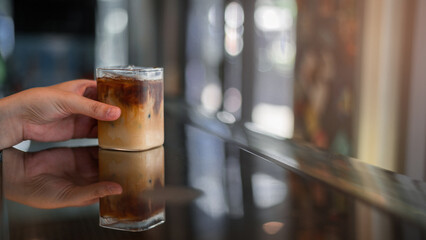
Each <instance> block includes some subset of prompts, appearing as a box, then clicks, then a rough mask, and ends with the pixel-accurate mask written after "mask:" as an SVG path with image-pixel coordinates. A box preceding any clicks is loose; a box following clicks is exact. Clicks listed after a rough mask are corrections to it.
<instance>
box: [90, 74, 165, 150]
mask: <svg viewBox="0 0 426 240" xmlns="http://www.w3.org/2000/svg"><path fill="white" fill-rule="evenodd" d="M96 81H97V89H98V100H99V101H101V102H104V103H107V104H111V105H115V106H118V107H119V108H120V109H121V116H120V118H118V119H117V120H115V121H112V122H107V121H99V122H98V138H99V146H100V147H102V148H107V149H116V150H127V151H140V150H146V149H150V148H153V147H157V146H161V145H162V144H163V143H164V100H163V99H164V97H163V92H164V90H163V69H162V68H141V67H132V66H131V67H122V68H98V69H97V70H96Z"/></svg>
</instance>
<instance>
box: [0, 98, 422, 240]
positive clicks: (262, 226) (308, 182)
mask: <svg viewBox="0 0 426 240" xmlns="http://www.w3.org/2000/svg"><path fill="white" fill-rule="evenodd" d="M182 112H184V111H178V110H176V108H175V106H173V107H169V108H166V115H165V116H166V121H165V127H166V129H165V132H166V141H165V144H164V155H158V154H157V155H155V156H156V157H155V158H154V157H153V158H152V159H150V161H160V162H161V161H164V165H162V166H164V167H163V168H162V169H161V170H163V171H162V172H161V173H160V174H164V180H165V184H164V187H162V188H161V191H159V192H157V193H154V194H152V193H151V196H150V197H152V199H151V200H152V201H158V202H162V203H165V208H164V212H165V222H164V223H162V224H160V225H158V226H156V227H154V228H152V229H150V230H147V231H143V232H124V231H117V230H112V229H107V228H103V227H100V226H99V204H98V203H94V204H91V205H88V206H82V207H65V208H63V207H61V206H64V205H67V204H68V202H66V201H69V199H68V200H64V199H62V198H60V197H58V196H61V191H63V188H62V187H61V186H62V185H61V184H64V182H67V184H65V185H67V186H69V185H70V184H71V185H76V186H87V185H90V184H94V183H96V181H97V179H98V176H99V171H100V170H99V166H101V165H102V164H104V163H103V162H102V161H104V159H102V157H101V155H100V154H99V148H98V147H97V146H88V147H73V148H70V147H55V148H50V149H46V148H48V147H50V146H54V145H49V144H47V145H42V146H43V147H40V148H39V149H35V150H36V151H34V152H31V153H23V152H20V151H19V150H16V149H7V150H4V151H3V160H2V185H3V187H2V198H1V204H2V205H1V221H0V224H1V226H0V227H1V228H0V230H1V236H0V239H425V238H426V230H425V228H426V227H425V226H426V217H425V214H426V207H425V204H426V203H425V202H426V201H425V199H426V191H425V183H424V182H416V181H412V180H410V179H409V178H407V177H405V176H402V175H398V174H394V173H391V172H387V171H383V170H380V169H378V168H374V167H371V166H368V165H365V164H362V163H360V162H358V161H357V160H354V159H348V158H344V157H339V156H333V155H330V154H327V153H324V152H321V151H318V150H316V149H313V148H310V147H307V146H304V145H299V144H297V143H294V142H290V141H279V140H276V139H272V138H269V137H264V136H262V135H256V134H254V133H253V134H250V133H248V132H246V131H245V130H242V129H243V128H237V127H234V128H232V127H229V126H227V125H221V124H219V123H217V122H216V121H214V119H213V118H208V117H205V116H203V115H202V114H196V113H194V112H191V111H188V112H184V113H182ZM30 150H31V149H30ZM33 150H34V149H33ZM151 151H155V150H151ZM162 151H163V150H162ZM119 158H121V159H120V160H122V159H125V158H126V155H125V154H122V155H119ZM127 164H133V163H131V162H129V163H127ZM128 167H129V169H130V168H132V165H129V166H128ZM134 168H136V167H134ZM30 169H31V171H30ZM40 186H43V187H40ZM58 199H61V200H58ZM81 204H83V205H84V204H86V203H81ZM50 207H54V209H45V208H50Z"/></svg>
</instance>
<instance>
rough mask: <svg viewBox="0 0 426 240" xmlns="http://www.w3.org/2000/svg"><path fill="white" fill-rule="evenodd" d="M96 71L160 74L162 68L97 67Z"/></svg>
mask: <svg viewBox="0 0 426 240" xmlns="http://www.w3.org/2000/svg"><path fill="white" fill-rule="evenodd" d="M96 70H97V71H98V70H103V71H127V72H162V71H164V68H162V67H140V66H134V65H127V66H126V65H123V66H108V67H97V68H96Z"/></svg>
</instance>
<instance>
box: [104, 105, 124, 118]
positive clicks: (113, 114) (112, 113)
mask: <svg viewBox="0 0 426 240" xmlns="http://www.w3.org/2000/svg"><path fill="white" fill-rule="evenodd" d="M120 113H121V111H120V108H112V107H111V108H108V110H107V117H108V118H113V119H114V118H118V117H119V116H120Z"/></svg>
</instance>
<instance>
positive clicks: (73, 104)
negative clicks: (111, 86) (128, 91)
mask: <svg viewBox="0 0 426 240" xmlns="http://www.w3.org/2000/svg"><path fill="white" fill-rule="evenodd" d="M64 104H65V105H66V106H67V107H66V108H65V109H69V110H70V111H71V113H77V114H83V115H86V116H89V117H92V118H95V119H97V120H101V121H113V120H116V119H118V118H119V117H120V114H121V110H120V108H119V107H116V106H112V105H108V104H105V103H101V102H98V101H95V100H92V99H89V98H86V97H83V96H79V95H75V94H71V95H70V97H67V98H65V102H64Z"/></svg>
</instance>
